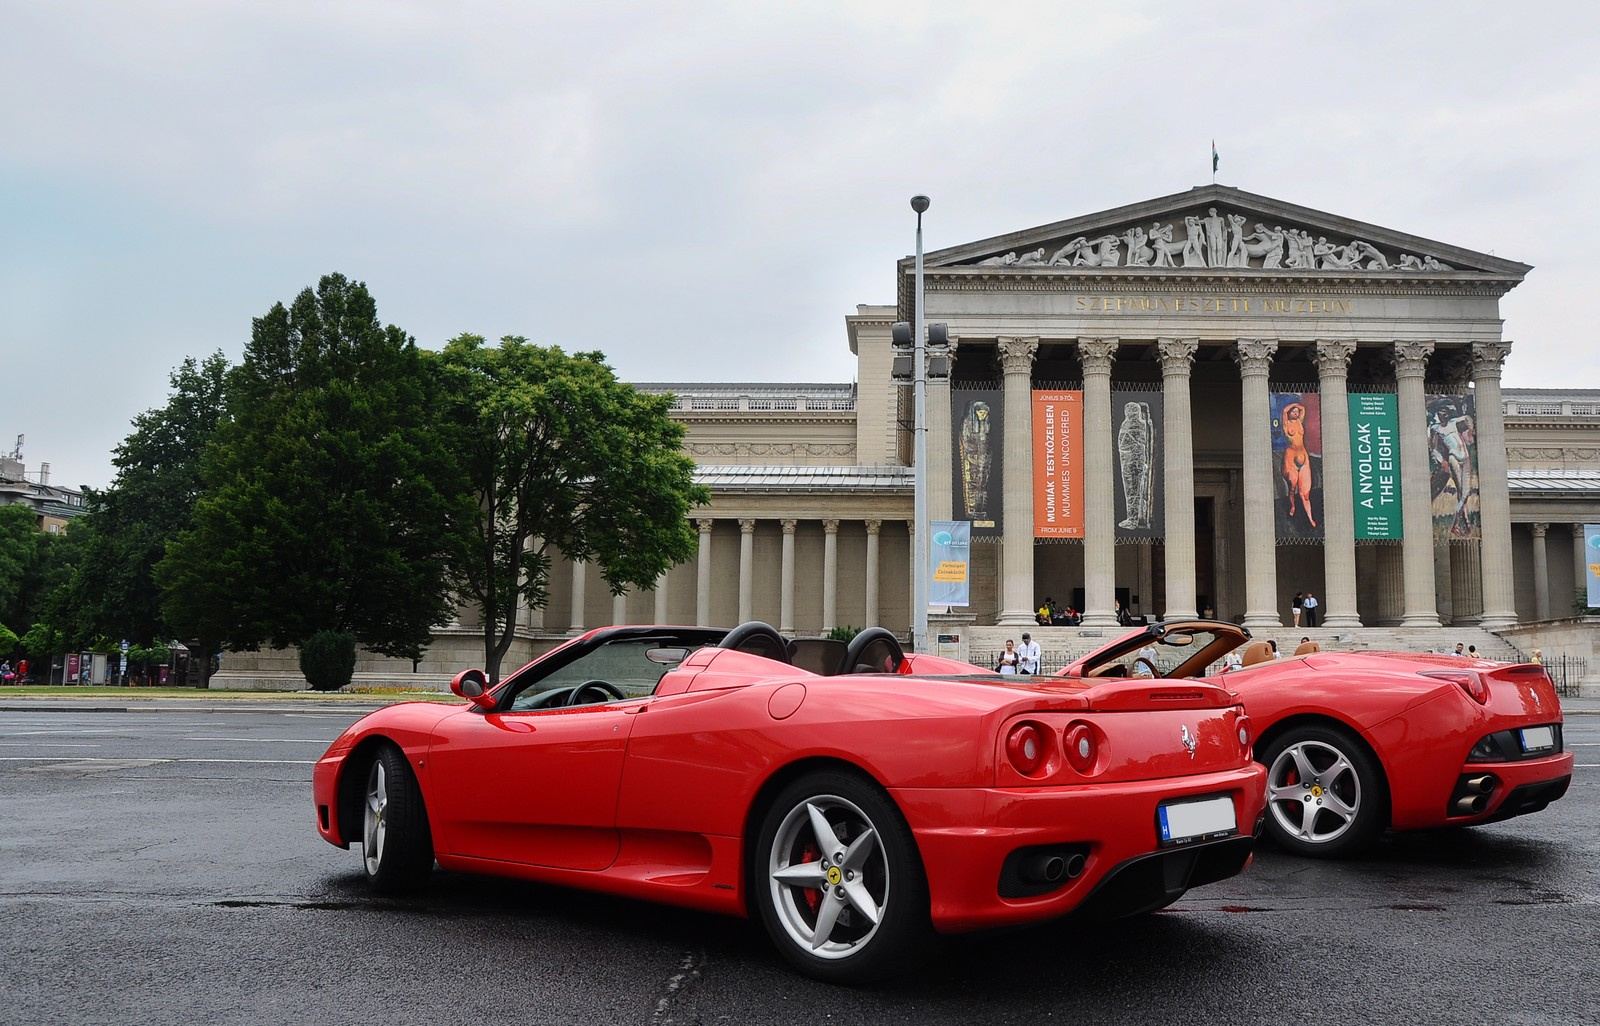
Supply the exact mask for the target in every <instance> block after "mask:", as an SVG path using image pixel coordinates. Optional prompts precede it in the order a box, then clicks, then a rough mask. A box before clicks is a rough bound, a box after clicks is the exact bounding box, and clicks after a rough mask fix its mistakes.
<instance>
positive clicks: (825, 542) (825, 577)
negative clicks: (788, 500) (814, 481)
mask: <svg viewBox="0 0 1600 1026" xmlns="http://www.w3.org/2000/svg"><path fill="white" fill-rule="evenodd" d="M838 626H839V521H837V520H824V521H823V522H822V633H824V634H826V633H828V632H829V631H831V630H833V629H834V628H835V627H838Z"/></svg>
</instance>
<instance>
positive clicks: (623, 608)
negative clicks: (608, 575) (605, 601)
mask: <svg viewBox="0 0 1600 1026" xmlns="http://www.w3.org/2000/svg"><path fill="white" fill-rule="evenodd" d="M627 622H628V593H627V592H623V593H622V594H620V595H613V596H611V626H613V627H616V626H619V625H621V624H625V623H627Z"/></svg>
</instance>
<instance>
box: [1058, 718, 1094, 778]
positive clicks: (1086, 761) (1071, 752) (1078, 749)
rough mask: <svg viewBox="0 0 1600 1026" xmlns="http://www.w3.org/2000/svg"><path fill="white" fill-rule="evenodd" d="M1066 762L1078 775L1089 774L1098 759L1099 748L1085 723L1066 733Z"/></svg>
mask: <svg viewBox="0 0 1600 1026" xmlns="http://www.w3.org/2000/svg"><path fill="white" fill-rule="evenodd" d="M1066 747H1067V762H1068V764H1069V765H1071V766H1072V768H1073V769H1075V770H1077V771H1078V772H1079V773H1089V772H1090V771H1091V770H1093V769H1094V764H1095V761H1096V760H1097V759H1099V757H1100V746H1099V744H1098V743H1097V742H1096V741H1095V737H1094V731H1092V730H1090V729H1089V725H1088V724H1086V723H1079V724H1077V725H1075V726H1074V727H1072V728H1071V729H1070V730H1068V731H1067V736H1066Z"/></svg>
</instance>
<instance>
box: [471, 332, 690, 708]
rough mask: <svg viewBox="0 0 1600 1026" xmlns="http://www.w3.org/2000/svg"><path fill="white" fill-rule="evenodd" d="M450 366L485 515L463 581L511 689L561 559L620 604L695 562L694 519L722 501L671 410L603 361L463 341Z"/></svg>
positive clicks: (493, 672) (476, 339)
mask: <svg viewBox="0 0 1600 1026" xmlns="http://www.w3.org/2000/svg"><path fill="white" fill-rule="evenodd" d="M443 363H444V367H445V369H446V374H445V380H446V381H447V383H448V387H449V390H450V394H451V399H452V402H451V410H452V411H453V414H454V425H453V427H454V430H455V433H456V435H455V443H454V448H455V450H456V452H457V454H458V456H459V458H460V459H461V461H462V464H463V466H464V468H465V470H466V473H467V476H468V478H469V480H470V486H471V488H472V491H473V493H474V496H475V498H476V501H477V507H478V510H479V515H478V516H476V517H475V518H474V520H473V523H474V525H475V534H474V537H473V540H472V541H473V543H472V546H471V548H470V550H466V551H463V552H461V553H460V556H459V558H458V559H457V561H456V562H455V564H454V567H455V571H456V573H455V578H456V584H457V587H458V588H459V589H460V591H461V594H462V596H463V597H465V598H468V599H471V600H472V601H474V602H475V603H477V604H478V605H479V606H480V607H481V608H482V610H483V622H484V658H485V663H486V669H487V670H488V671H489V674H490V678H491V680H498V675H499V666H500V661H501V659H502V658H503V657H504V655H505V653H506V651H507V650H508V649H509V647H510V645H511V641H512V637H513V633H514V630H515V625H516V614H517V609H518V606H519V603H521V602H523V601H524V600H525V601H526V602H527V604H528V605H530V606H533V607H535V608H539V607H543V606H544V605H545V603H546V601H547V599H548V594H549V575H550V563H551V552H552V550H559V551H561V552H562V553H564V554H565V555H566V556H567V557H568V558H570V559H575V560H585V561H588V562H592V563H595V564H597V565H598V566H599V568H600V572H601V574H602V576H603V577H604V579H605V580H606V582H607V583H608V584H609V585H610V586H611V589H612V592H613V593H614V594H620V593H621V592H622V591H624V590H625V589H626V588H628V587H629V586H633V587H640V588H644V587H650V586H652V585H653V584H654V583H655V580H656V578H657V577H659V576H660V575H661V574H662V573H663V572H664V571H666V570H667V568H669V567H671V566H672V565H673V564H675V563H678V562H681V561H682V560H685V559H687V558H688V557H689V556H691V555H693V554H694V551H695V547H696V545H697V542H698V538H697V535H696V534H695V531H694V529H693V528H692V527H691V526H690V524H689V520H688V513H689V511H690V510H691V509H693V508H694V507H695V506H697V505H701V504H704V503H705V502H707V501H708V500H709V497H710V496H709V492H708V491H707V490H706V489H705V488H704V487H702V486H699V485H696V484H695V483H694V477H693V474H694V463H693V461H692V460H690V459H689V457H688V456H687V455H685V454H684V452H683V450H682V440H683V427H682V425H680V424H678V423H677V422H675V421H674V420H672V419H671V417H670V416H668V410H669V408H670V399H669V398H668V397H666V396H659V395H648V394H645V393H642V392H640V391H639V390H637V389H636V388H634V387H633V386H631V385H628V384H625V383H623V382H621V381H618V380H617V378H616V375H615V374H614V373H613V372H612V370H611V368H610V367H609V366H607V365H606V363H605V358H604V356H603V355H602V354H600V353H574V354H571V355H569V354H567V353H564V352H563V351H562V350H561V349H560V348H559V347H553V346H552V347H544V346H537V345H533V344H530V343H529V342H528V341H527V339H524V338H520V337H516V336H508V337H506V338H503V339H501V341H500V345H499V346H498V347H494V348H490V347H488V346H486V345H485V344H484V340H483V338H482V337H480V336H477V335H461V336H459V337H457V338H455V339H452V340H451V341H450V343H449V344H448V345H446V346H445V349H444V353H443Z"/></svg>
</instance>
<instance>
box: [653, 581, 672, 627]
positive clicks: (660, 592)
mask: <svg viewBox="0 0 1600 1026" xmlns="http://www.w3.org/2000/svg"><path fill="white" fill-rule="evenodd" d="M670 572H671V571H668V570H663V571H661V576H659V577H657V578H656V591H655V600H656V612H655V617H656V623H670V622H671V621H669V620H668V619H667V574H669V573H670Z"/></svg>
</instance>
